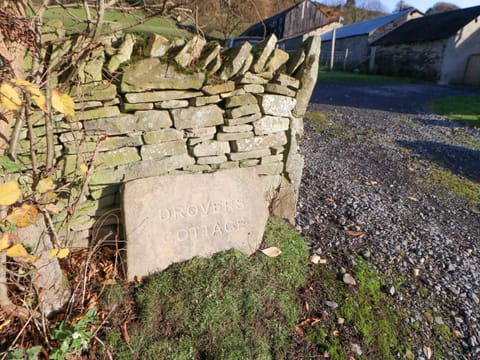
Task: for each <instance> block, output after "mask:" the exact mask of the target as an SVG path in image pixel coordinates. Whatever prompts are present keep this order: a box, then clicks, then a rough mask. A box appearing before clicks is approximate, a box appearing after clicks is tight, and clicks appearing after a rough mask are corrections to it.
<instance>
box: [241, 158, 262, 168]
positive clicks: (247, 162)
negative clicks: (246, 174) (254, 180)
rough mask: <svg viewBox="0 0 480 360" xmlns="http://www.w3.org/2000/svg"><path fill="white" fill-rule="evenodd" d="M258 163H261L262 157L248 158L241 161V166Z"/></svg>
mask: <svg viewBox="0 0 480 360" xmlns="http://www.w3.org/2000/svg"><path fill="white" fill-rule="evenodd" d="M258 164H260V159H246V160H242V161H240V165H239V166H240V167H241V168H246V167H250V166H255V165H258Z"/></svg>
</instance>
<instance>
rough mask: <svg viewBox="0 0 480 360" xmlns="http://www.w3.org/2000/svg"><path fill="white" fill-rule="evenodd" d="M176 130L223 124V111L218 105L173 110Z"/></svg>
mask: <svg viewBox="0 0 480 360" xmlns="http://www.w3.org/2000/svg"><path fill="white" fill-rule="evenodd" d="M171 113H172V116H173V123H174V124H175V128H176V129H178V130H181V129H195V128H203V127H208V126H214V125H220V124H223V111H222V109H220V108H219V107H218V106H217V105H207V106H201V107H197V108H186V109H173V110H171Z"/></svg>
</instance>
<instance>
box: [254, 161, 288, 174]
mask: <svg viewBox="0 0 480 360" xmlns="http://www.w3.org/2000/svg"><path fill="white" fill-rule="evenodd" d="M255 169H256V170H257V174H258V175H278V174H281V173H282V171H283V163H282V162H273V163H268V164H261V165H257V166H256V167H255Z"/></svg>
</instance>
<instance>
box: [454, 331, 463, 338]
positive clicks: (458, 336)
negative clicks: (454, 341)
mask: <svg viewBox="0 0 480 360" xmlns="http://www.w3.org/2000/svg"><path fill="white" fill-rule="evenodd" d="M453 333H454V334H455V336H456V337H457V338H459V339H463V338H464V337H465V335H463V333H462V332H461V331H459V330H456V329H455V330H453Z"/></svg>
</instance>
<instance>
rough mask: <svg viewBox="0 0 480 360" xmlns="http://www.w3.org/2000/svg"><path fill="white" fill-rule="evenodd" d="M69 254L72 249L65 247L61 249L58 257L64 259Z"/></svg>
mask: <svg viewBox="0 0 480 360" xmlns="http://www.w3.org/2000/svg"><path fill="white" fill-rule="evenodd" d="M68 254H70V249H68V248H63V249H61V250H60V251H59V252H58V254H57V257H58V258H59V259H64V258H66V257H67V256H68Z"/></svg>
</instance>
